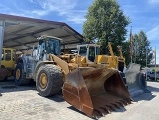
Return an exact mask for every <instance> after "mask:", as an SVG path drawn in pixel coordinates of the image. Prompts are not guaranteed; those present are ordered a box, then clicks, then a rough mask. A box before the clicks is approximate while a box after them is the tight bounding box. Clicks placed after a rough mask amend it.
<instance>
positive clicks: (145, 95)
mask: <svg viewBox="0 0 159 120" xmlns="http://www.w3.org/2000/svg"><path fill="white" fill-rule="evenodd" d="M154 97H156V95H153V94H152V93H143V94H140V95H138V96H135V97H133V101H134V102H138V101H141V100H147V101H150V100H152V99H153V98H154Z"/></svg>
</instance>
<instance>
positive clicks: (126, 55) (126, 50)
mask: <svg viewBox="0 0 159 120" xmlns="http://www.w3.org/2000/svg"><path fill="white" fill-rule="evenodd" d="M122 52H123V56H124V58H125V63H126V65H128V64H129V63H130V61H131V59H130V41H125V42H124V43H123V44H122Z"/></svg>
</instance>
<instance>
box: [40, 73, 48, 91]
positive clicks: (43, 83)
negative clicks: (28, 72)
mask: <svg viewBox="0 0 159 120" xmlns="http://www.w3.org/2000/svg"><path fill="white" fill-rule="evenodd" d="M47 82H48V80H47V76H46V74H45V73H42V74H41V75H40V87H41V88H42V89H45V88H46V86H47Z"/></svg>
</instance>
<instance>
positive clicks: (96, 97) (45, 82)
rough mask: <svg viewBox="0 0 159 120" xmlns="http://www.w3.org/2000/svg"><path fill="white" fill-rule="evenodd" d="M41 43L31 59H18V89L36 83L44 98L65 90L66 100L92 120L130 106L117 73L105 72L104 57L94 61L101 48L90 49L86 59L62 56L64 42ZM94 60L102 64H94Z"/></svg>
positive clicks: (44, 38)
mask: <svg viewBox="0 0 159 120" xmlns="http://www.w3.org/2000/svg"><path fill="white" fill-rule="evenodd" d="M38 41H39V43H38V46H37V48H36V49H35V48H34V49H33V52H32V54H31V55H30V56H28V55H27V56H26V55H23V56H22V57H19V58H18V61H17V66H16V69H15V82H16V84H17V85H26V84H28V83H29V82H30V79H33V80H34V81H35V82H36V87H37V90H38V92H39V94H40V95H41V96H51V95H54V94H57V93H58V92H60V91H61V87H62V93H63V96H64V98H65V100H66V101H67V102H68V103H70V104H71V105H73V106H74V107H75V108H77V109H78V110H80V111H82V112H84V113H85V114H86V115H88V116H90V117H96V116H101V115H103V114H104V113H105V112H108V113H109V112H110V111H111V110H114V109H115V108H118V107H120V106H124V105H127V104H130V103H131V99H130V94H129V92H128V90H127V88H126V87H125V85H124V82H123V81H122V78H121V76H120V74H119V72H118V70H115V69H111V68H109V69H108V68H106V67H105V66H107V65H108V64H107V62H106V63H104V60H102V56H99V58H93V57H95V55H97V54H98V47H90V51H89V52H88V51H87V54H89V55H88V56H87V57H82V56H79V55H75V54H62V55H61V52H60V41H61V39H59V38H56V37H51V36H41V37H39V38H38ZM91 50H92V51H91ZM93 50H94V51H93ZM93 52H94V53H93ZM83 53H84V52H83ZM81 54H82V53H81ZM93 59H95V60H96V61H100V62H101V64H96V63H94V62H92V60H93ZM98 59H100V60H98ZM86 60H88V62H85V61H86Z"/></svg>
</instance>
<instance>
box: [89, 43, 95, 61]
mask: <svg viewBox="0 0 159 120" xmlns="http://www.w3.org/2000/svg"><path fill="white" fill-rule="evenodd" d="M88 59H89V60H90V61H92V62H94V59H95V47H93V46H90V47H89V53H88Z"/></svg>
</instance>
